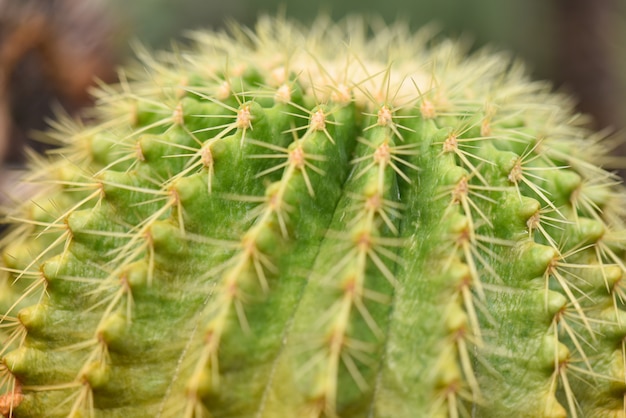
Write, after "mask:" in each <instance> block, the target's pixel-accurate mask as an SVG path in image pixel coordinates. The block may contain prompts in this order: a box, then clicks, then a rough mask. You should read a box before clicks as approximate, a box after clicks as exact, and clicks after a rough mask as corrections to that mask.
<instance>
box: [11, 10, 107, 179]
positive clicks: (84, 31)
mask: <svg viewBox="0 0 626 418" xmlns="http://www.w3.org/2000/svg"><path fill="white" fill-rule="evenodd" d="M112 30H113V27H112V25H111V22H110V21H108V19H107V18H106V13H104V9H103V6H102V2H101V1H97V0H0V168H1V166H2V165H1V163H2V162H3V161H4V162H5V163H9V164H18V163H21V162H22V161H23V159H24V152H23V151H24V146H25V145H26V144H28V145H29V146H31V147H32V148H35V149H38V150H41V149H42V148H45V145H44V144H38V143H36V142H32V141H31V139H30V138H31V136H32V131H33V130H43V129H45V128H46V119H47V118H49V117H53V113H54V111H53V109H54V108H55V107H56V106H58V105H61V107H62V108H63V109H64V110H65V111H66V112H68V113H70V114H74V113H76V112H77V111H78V110H79V109H81V108H82V107H83V106H86V105H89V104H90V100H91V99H90V96H89V94H88V88H89V87H90V86H91V85H92V84H93V81H94V77H98V78H100V79H103V80H107V81H110V80H112V78H113V76H114V65H115V59H114V52H113V48H112V45H111V42H110V39H111V34H112ZM0 175H1V174H0ZM3 177H4V176H3Z"/></svg>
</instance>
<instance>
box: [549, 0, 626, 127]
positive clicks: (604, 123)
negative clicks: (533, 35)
mask: <svg viewBox="0 0 626 418" xmlns="http://www.w3.org/2000/svg"><path fill="white" fill-rule="evenodd" d="M620 1H622V0H593V1H590V0H556V1H555V4H556V17H557V19H556V20H557V21H556V22H555V23H556V26H557V36H558V48H557V49H556V53H557V63H558V74H556V78H557V82H560V83H562V84H563V85H564V87H565V88H566V89H567V90H569V91H570V92H572V93H573V94H574V95H575V96H576V97H577V98H578V100H579V109H580V110H581V111H582V112H584V113H588V114H591V115H592V116H593V118H594V125H595V127H596V128H599V129H602V128H606V127H612V128H624V127H626V126H625V125H624V121H623V120H622V117H623V116H624V115H623V113H622V112H621V111H622V110H623V108H622V101H623V99H622V97H621V96H620V80H619V77H618V74H617V70H618V65H617V63H616V62H615V60H616V56H615V55H616V54H615V52H616V51H615V50H614V48H615V46H616V45H615V44H614V43H613V42H612V41H611V40H614V39H618V38H619V34H618V33H617V31H618V29H619V28H618V26H617V23H618V21H617V20H616V17H617V16H619V14H620ZM622 47H623V45H622Z"/></svg>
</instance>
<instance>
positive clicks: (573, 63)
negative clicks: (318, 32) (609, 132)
mask: <svg viewBox="0 0 626 418" xmlns="http://www.w3.org/2000/svg"><path fill="white" fill-rule="evenodd" d="M278 12H280V13H283V14H285V15H286V16H288V17H290V18H293V19H297V20H299V21H301V22H303V23H305V24H306V23H307V22H310V21H311V20H313V19H314V18H315V17H316V16H318V15H319V14H320V13H326V14H330V15H331V16H332V17H333V18H336V19H339V18H341V17H342V16H345V15H348V14H366V15H376V16H381V17H383V18H384V19H385V20H386V21H389V22H393V21H394V20H397V19H401V20H403V21H405V22H408V23H409V24H410V25H411V26H413V27H415V28H418V27H420V26H422V25H424V24H428V23H435V24H437V25H438V27H439V28H440V31H441V33H442V34H443V35H450V36H455V37H459V36H463V37H465V38H468V39H469V40H471V41H472V45H474V47H475V48H480V47H481V46H484V45H486V44H488V45H492V46H493V47H495V48H496V49H501V50H502V49H503V50H509V51H511V52H512V53H513V55H514V56H516V57H519V58H521V59H523V60H524V61H526V62H527V64H528V70H529V72H530V73H531V74H532V76H533V77H534V78H537V79H548V80H552V82H553V83H554V85H555V88H556V89H559V90H563V91H566V92H569V93H571V94H573V95H574V96H575V97H576V98H577V100H578V103H579V108H580V110H581V111H583V112H585V113H589V114H591V115H592V116H593V122H592V123H593V127H594V128H596V129H601V128H605V127H610V128H611V129H613V130H615V131H619V130H622V129H624V128H625V127H626V1H624V0H383V1H381V0H341V1H337V0H336V1H320V2H315V1H312V0H306V1H305V0H287V1H285V0H281V1H279V0H0V184H1V183H2V181H4V183H5V184H6V183H7V182H8V181H9V180H8V179H9V177H8V175H7V174H6V172H7V171H6V168H7V167H8V168H14V167H19V166H20V165H21V164H22V163H23V161H24V145H26V144H28V146H30V147H33V148H35V149H37V150H42V149H44V148H46V145H45V144H39V143H36V142H33V141H32V132H33V131H36V130H42V129H45V127H46V120H47V118H49V117H50V116H52V115H53V114H54V110H55V109H57V110H58V109H64V110H65V111H66V112H68V113H70V114H76V113H77V112H79V110H80V109H82V108H83V107H85V106H89V105H90V97H89V95H88V94H87V89H88V87H89V86H90V85H91V84H92V79H93V77H98V78H100V79H103V80H105V81H109V82H114V81H115V68H116V67H118V66H119V65H122V64H123V63H124V62H127V61H128V60H129V59H131V56H132V51H131V50H130V47H129V42H130V41H131V40H139V41H141V42H142V43H143V44H145V45H147V46H148V47H149V48H152V49H159V48H168V47H169V44H170V40H171V39H177V40H181V41H183V42H184V33H185V31H186V30H188V29H197V28H209V29H220V28H222V27H223V26H224V24H225V23H226V22H228V21H232V20H234V21H238V22H240V23H242V24H244V25H249V26H252V25H254V22H255V20H256V18H257V17H258V16H259V15H260V14H275V13H278ZM625 151H626V146H624V145H623V146H622V147H621V149H619V150H618V152H620V153H622V155H623V154H626V152H625ZM3 167H4V169H5V171H4V172H3V171H2V168H3ZM0 187H2V186H1V185H0ZM5 187H10V186H5Z"/></svg>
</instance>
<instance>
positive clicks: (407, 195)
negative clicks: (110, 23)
mask: <svg viewBox="0 0 626 418" xmlns="http://www.w3.org/2000/svg"><path fill="white" fill-rule="evenodd" d="M373 29H374V32H375V33H376V34H375V36H374V37H371V38H370V37H368V36H367V32H368V27H367V26H366V25H363V24H362V22H357V21H348V22H345V23H344V24H343V25H333V24H330V23H328V22H326V21H323V20H320V21H318V22H317V23H316V24H315V25H313V27H312V29H310V30H301V29H300V28H298V27H297V26H295V25H293V24H289V23H286V22H284V21H280V20H275V19H264V20H261V21H260V23H259V25H258V27H257V30H256V31H255V32H251V31H247V30H242V29H235V30H233V32H232V34H231V35H225V34H216V33H196V34H195V35H194V38H195V40H196V46H195V47H194V49H190V50H188V51H177V52H176V53H163V54H160V55H156V56H151V55H150V54H147V53H145V52H142V51H140V54H139V55H140V58H141V64H140V65H138V66H137V67H136V68H129V69H127V70H126V71H125V72H121V73H120V80H121V82H120V84H119V85H118V86H102V87H101V89H100V90H99V91H98V93H97V97H98V100H99V104H98V106H97V108H96V111H95V112H96V114H95V119H96V121H95V122H93V123H89V124H87V125H82V124H80V123H77V122H73V121H69V120H66V119H63V118H61V119H60V120H59V122H57V123H56V124H55V126H54V128H55V129H54V131H53V132H51V133H50V135H51V137H52V138H55V139H56V140H58V141H59V142H60V143H61V144H62V147H61V148H60V149H59V150H58V151H56V152H54V153H53V154H52V155H50V156H49V158H46V159H43V158H40V159H37V160H36V161H35V162H34V164H33V165H34V168H33V170H32V172H31V175H30V178H31V179H33V180H36V181H37V182H39V184H40V185H41V188H40V192H39V193H38V194H37V195H36V196H33V197H32V198H31V199H29V200H28V202H26V203H24V204H23V205H21V206H20V207H19V208H17V209H15V210H13V211H11V212H10V214H9V215H8V217H7V219H8V221H9V222H10V223H11V224H12V227H11V229H10V230H9V232H8V233H7V234H6V236H5V237H4V238H3V240H2V244H1V247H2V249H3V259H2V263H3V264H2V272H1V274H2V275H1V276H0V312H3V313H4V314H3V315H2V316H1V317H0V337H1V339H0V341H1V344H2V345H1V346H0V358H1V359H2V362H1V363H0V412H2V413H3V414H4V415H5V416H8V417H15V418H18V417H42V416H47V417H79V416H80V417H131V416H132V417H216V418H218V417H294V416H303V417H346V418H348V417H366V416H372V417H394V418H398V417H462V416H476V417H508V416H516V417H549V418H557V417H566V416H569V417H624V416H625V405H624V393H625V390H626V376H625V366H624V364H625V361H626V353H625V346H624V344H625V343H624V336H625V335H626V313H625V312H624V299H623V297H624V289H625V288H624V282H623V280H622V279H623V277H624V272H625V271H626V267H625V265H624V247H625V245H626V235H625V233H624V219H625V218H624V211H623V207H624V193H623V191H622V188H621V186H619V184H618V181H617V179H616V177H615V176H614V175H612V174H610V173H609V172H607V171H605V170H603V169H602V168H601V167H600V166H601V164H602V162H603V158H604V156H605V155H606V153H607V150H606V146H605V142H602V141H600V139H601V136H600V135H598V134H592V133H590V132H588V131H587V130H586V129H585V128H584V127H583V122H584V119H583V118H580V117H579V116H575V115H574V114H573V113H572V110H571V104H570V103H569V101H568V100H567V99H566V98H563V97H561V96H558V95H555V94H553V93H551V92H550V88H549V86H546V85H545V84H542V83H536V82H532V81H529V80H528V79H527V78H526V76H525V74H524V71H523V69H522V68H521V66H520V65H518V64H515V63H511V61H510V60H509V59H508V58H506V57H505V56H502V55H497V54H492V53H488V52H483V53H478V54H474V55H471V56H466V54H465V53H464V52H463V51H462V48H461V47H460V46H459V45H457V44H455V43H454V42H450V41H438V42H434V41H432V39H431V38H429V36H427V34H426V33H425V32H422V33H418V34H417V35H414V34H412V33H410V32H409V31H408V30H407V29H406V28H404V27H402V26H393V27H379V26H374V27H373Z"/></svg>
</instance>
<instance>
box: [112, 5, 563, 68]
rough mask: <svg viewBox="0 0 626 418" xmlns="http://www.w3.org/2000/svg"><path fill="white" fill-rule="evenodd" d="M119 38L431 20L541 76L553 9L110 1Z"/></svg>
mask: <svg viewBox="0 0 626 418" xmlns="http://www.w3.org/2000/svg"><path fill="white" fill-rule="evenodd" d="M112 1H113V11H114V12H116V14H117V16H118V19H119V21H120V22H121V24H122V27H123V31H122V34H123V37H126V38H129V37H131V38H132V37H136V38H138V39H139V40H141V41H142V42H144V43H145V44H147V45H149V46H152V47H167V44H168V42H169V41H170V39H172V38H178V39H181V38H182V37H183V36H184V32H185V31H186V30H189V29H196V28H221V27H223V26H224V23H225V22H227V21H229V20H234V21H237V22H240V23H242V24H244V25H249V26H251V25H254V22H255V21H256V19H257V17H258V16H259V15H262V14H276V13H283V14H285V15H286V16H287V17H289V18H293V19H296V20H299V21H302V22H303V23H305V24H306V23H308V22H310V21H312V20H313V19H314V18H315V17H317V16H319V15H320V14H326V15H330V16H332V17H333V18H334V19H340V18H342V17H344V16H347V15H355V14H360V15H366V16H367V15H369V16H377V17H382V18H383V19H384V20H385V21H387V22H393V21H395V20H402V21H405V22H407V23H409V24H410V25H411V26H412V27H414V28H418V27H421V26H423V25H426V24H435V25H437V27H439V28H440V30H441V33H442V34H446V35H450V36H463V37H468V38H469V39H470V40H472V41H473V44H474V45H475V46H481V45H484V44H489V45H493V46H494V47H496V48H498V49H506V50H512V51H514V53H515V54H516V55H517V56H520V57H521V58H523V59H525V60H527V61H528V62H531V63H535V64H532V66H533V67H535V68H534V70H535V71H538V72H539V74H540V76H541V75H542V74H544V75H545V74H547V73H548V72H549V71H548V70H547V69H548V68H549V67H550V66H551V65H552V63H551V62H550V57H551V54H550V49H551V47H552V45H551V40H552V39H553V38H554V36H553V34H551V29H550V20H551V17H550V14H551V7H550V2H549V1H544V0H505V1H503V0H414V1H408V0H385V1H381V0H344V1H329V0H327V1H318V2H315V1H309V0H290V1H284V0H228V1H224V0H210V1H206V0H177V1H172V0H134V1H132V2H128V1H126V0H112Z"/></svg>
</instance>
